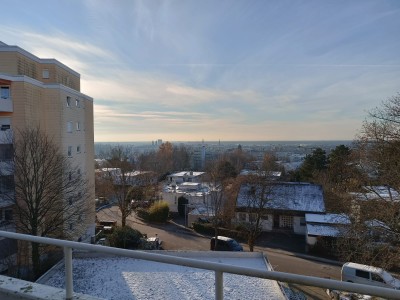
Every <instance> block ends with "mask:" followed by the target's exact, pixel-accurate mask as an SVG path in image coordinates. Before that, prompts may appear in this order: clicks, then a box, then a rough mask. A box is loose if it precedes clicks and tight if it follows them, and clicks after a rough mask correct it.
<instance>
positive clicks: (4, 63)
mask: <svg viewBox="0 0 400 300" xmlns="http://www.w3.org/2000/svg"><path fill="white" fill-rule="evenodd" d="M29 127H39V128H40V129H41V130H42V131H44V132H45V133H46V134H47V135H48V136H50V137H51V138H52V139H53V141H54V142H55V143H57V144H58V145H59V147H60V149H61V151H62V152H63V153H65V155H66V156H67V157H68V159H69V160H70V162H71V164H72V165H74V166H79V172H81V174H82V175H83V176H84V177H85V178H86V179H87V181H88V183H89V188H90V192H89V196H88V199H87V204H88V205H89V207H93V209H92V210H91V211H93V213H90V214H89V215H88V216H87V218H86V220H84V222H83V223H84V224H82V223H81V224H68V227H69V228H71V227H72V229H73V227H74V226H75V225H76V226H79V227H80V228H81V227H82V226H86V233H84V234H83V235H80V236H77V237H76V239H79V240H82V241H85V240H86V241H90V237H91V236H92V235H94V231H95V205H94V198H95V197H94V133H93V99H92V98H91V97H89V96H87V95H85V94H83V93H81V91H80V75H79V74H78V73H77V72H75V71H74V70H72V69H70V68H69V67H67V66H65V65H64V64H62V63H61V62H59V61H57V60H55V59H41V58H38V57H36V56H35V55H33V54H31V53H29V52H27V51H25V50H23V49H21V48H20V47H17V46H9V45H7V44H5V43H2V42H0V167H1V165H2V164H5V163H7V160H10V159H11V157H10V153H12V151H10V147H12V145H10V144H9V143H10V141H9V140H10V139H9V138H8V139H7V138H6V137H7V136H9V133H10V132H16V130H23V129H24V128H29ZM11 175H12V174H4V172H3V174H1V173H0V230H4V229H8V230H13V229H12V226H11V227H10V226H9V225H10V223H12V222H10V220H9V219H10V218H12V217H10V215H11V211H12V208H11V207H12V203H10V201H9V197H8V198H6V197H3V196H4V194H5V193H7V192H10V191H7V180H8V179H9V177H7V176H11ZM60 176H61V174H60ZM2 195H3V196H2ZM5 226H8V228H5ZM74 238H75V237H74ZM0 246H1V241H0ZM0 255H1V253H0ZM0 271H1V266H0Z"/></svg>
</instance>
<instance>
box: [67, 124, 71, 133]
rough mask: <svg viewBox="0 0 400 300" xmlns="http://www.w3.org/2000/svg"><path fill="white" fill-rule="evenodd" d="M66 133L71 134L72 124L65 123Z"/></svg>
mask: <svg viewBox="0 0 400 300" xmlns="http://www.w3.org/2000/svg"><path fill="white" fill-rule="evenodd" d="M67 132H72V122H71V121H70V122H67Z"/></svg>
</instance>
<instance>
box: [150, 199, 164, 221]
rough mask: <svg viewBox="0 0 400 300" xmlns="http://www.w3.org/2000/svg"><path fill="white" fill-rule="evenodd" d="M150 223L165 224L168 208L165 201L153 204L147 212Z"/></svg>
mask: <svg viewBox="0 0 400 300" xmlns="http://www.w3.org/2000/svg"><path fill="white" fill-rule="evenodd" d="M148 214H149V216H148V218H149V221H150V222H160V223H165V222H166V221H167V220H168V216H169V206H168V203H167V202H165V201H159V202H155V203H154V204H153V205H152V206H150V208H149V210H148Z"/></svg>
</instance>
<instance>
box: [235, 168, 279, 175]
mask: <svg viewBox="0 0 400 300" xmlns="http://www.w3.org/2000/svg"><path fill="white" fill-rule="evenodd" d="M240 175H243V176H247V175H254V176H269V177H281V175H282V172H278V171H271V172H266V171H259V170H248V169H243V170H242V171H240Z"/></svg>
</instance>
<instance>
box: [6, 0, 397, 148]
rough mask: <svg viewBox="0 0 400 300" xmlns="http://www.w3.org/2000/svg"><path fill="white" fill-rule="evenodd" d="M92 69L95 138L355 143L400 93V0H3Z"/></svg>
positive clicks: (88, 79) (36, 41)
mask: <svg viewBox="0 0 400 300" xmlns="http://www.w3.org/2000/svg"><path fill="white" fill-rule="evenodd" d="M0 3H2V4H3V5H2V7H5V6H7V13H3V14H2V19H1V21H0V22H1V26H0V40H1V41H3V42H5V43H7V44H9V45H18V46H20V47H22V48H24V49H25V50H27V51H29V52H32V53H33V54H35V55H37V56H39V57H41V58H56V59H57V60H59V61H61V62H62V63H64V64H66V65H68V66H69V67H71V68H73V69H74V70H76V71H77V72H79V73H80V74H81V91H82V92H83V93H84V94H87V95H89V96H91V97H93V98H94V123H95V124H94V126H95V141H151V140H155V139H163V140H164V141H167V140H169V141H195V140H202V139H204V140H221V141H229V140H344V139H353V138H354V137H355V135H356V134H357V132H358V131H359V130H360V129H361V125H362V121H363V120H364V119H365V117H366V116H367V112H368V111H369V110H371V109H372V108H374V107H376V106H379V105H380V103H381V102H382V100H385V99H387V98H389V97H391V96H394V95H396V94H397V93H398V92H400V38H399V37H400V35H399V34H400V1H398V0H393V1H385V0H375V1H368V0H359V1H356V0H353V1H340V0H337V1H333V0H326V1H323V0H318V1H312V0H310V1H295V0H292V1H285V0H276V1H274V0H268V1H267V0H261V1H256V0H254V1H248V0H244V1H239V0H229V1H220V0H218V1H217V0H215V1H208V0H201V1H194V0H176V1H172V0H171V1H152V0H146V1H131V0H126V1H122V0H121V1H117V0H113V1H111V0H102V1H99V0H96V1H95V0H90V1H89V0H82V1H81V0H58V1H53V0H47V1H44V0H36V1H30V0H25V1H22V0H13V1H5V0H0Z"/></svg>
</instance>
